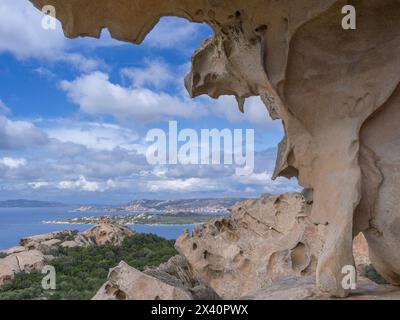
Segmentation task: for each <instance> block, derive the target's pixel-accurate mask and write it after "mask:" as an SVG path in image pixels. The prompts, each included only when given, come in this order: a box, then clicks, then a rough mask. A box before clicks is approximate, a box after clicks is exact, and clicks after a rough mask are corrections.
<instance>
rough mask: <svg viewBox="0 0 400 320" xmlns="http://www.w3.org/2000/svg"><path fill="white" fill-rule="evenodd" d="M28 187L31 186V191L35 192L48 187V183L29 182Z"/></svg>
mask: <svg viewBox="0 0 400 320" xmlns="http://www.w3.org/2000/svg"><path fill="white" fill-rule="evenodd" d="M28 185H29V186H31V187H32V188H33V189H35V190H37V189H41V188H43V187H47V186H49V185H50V183H48V182H45V181H39V182H29V183H28Z"/></svg>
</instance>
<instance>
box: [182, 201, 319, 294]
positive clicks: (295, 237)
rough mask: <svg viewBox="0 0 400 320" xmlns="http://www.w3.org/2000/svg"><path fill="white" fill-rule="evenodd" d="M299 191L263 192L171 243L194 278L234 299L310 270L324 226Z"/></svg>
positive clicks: (313, 271)
mask: <svg viewBox="0 0 400 320" xmlns="http://www.w3.org/2000/svg"><path fill="white" fill-rule="evenodd" d="M310 209H311V207H310V206H309V205H307V204H306V202H305V201H304V198H303V197H302V195H301V194H298V193H290V194H284V195H280V196H273V195H264V196H263V197H262V198H261V199H259V200H248V201H245V202H241V203H239V204H237V205H236V206H235V207H233V208H232V209H231V216H230V217H227V218H223V219H216V220H213V221H211V222H209V223H206V224H204V225H201V226H199V227H197V228H196V229H195V231H194V232H193V234H192V235H190V234H189V233H185V234H184V235H182V236H181V237H180V238H179V239H178V240H177V242H176V244H175V246H176V248H177V250H178V251H179V252H180V253H181V254H182V255H183V256H185V257H186V258H187V260H188V261H189V263H190V265H191V267H192V268H193V272H194V274H195V276H196V277H198V278H200V279H203V280H204V281H205V282H207V283H209V285H210V286H211V287H212V288H213V289H214V290H215V291H216V292H217V293H218V294H219V295H220V296H221V297H223V298H225V299H231V298H238V297H241V296H244V295H246V294H249V293H250V292H253V291H255V290H257V289H259V288H262V287H265V286H267V285H268V284H269V283H271V282H273V281H274V280H276V279H278V278H280V277H282V276H288V275H296V276H300V275H312V274H315V270H316V266H317V259H318V256H319V254H320V252H321V249H322V245H323V230H319V228H318V227H316V226H314V225H313V224H312V223H311V220H310V217H309V216H310Z"/></svg>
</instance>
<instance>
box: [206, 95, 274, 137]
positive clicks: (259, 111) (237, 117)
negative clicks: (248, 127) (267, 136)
mask: <svg viewBox="0 0 400 320" xmlns="http://www.w3.org/2000/svg"><path fill="white" fill-rule="evenodd" d="M211 103H213V104H214V105H215V108H212V110H213V111H214V113H215V115H217V116H219V117H221V118H224V119H227V120H228V121H230V122H232V123H240V122H244V121H247V122H249V123H252V124H254V125H257V126H259V127H263V128H275V129H282V125H281V122H280V121H273V120H272V119H271V117H270V116H269V114H268V110H267V108H266V106H265V105H264V103H263V102H262V101H261V99H260V97H250V98H247V99H246V103H245V108H244V114H243V113H241V112H240V111H239V108H238V105H237V102H236V100H235V98H234V97H232V96H223V97H220V98H219V99H218V100H217V101H215V100H213V102H211Z"/></svg>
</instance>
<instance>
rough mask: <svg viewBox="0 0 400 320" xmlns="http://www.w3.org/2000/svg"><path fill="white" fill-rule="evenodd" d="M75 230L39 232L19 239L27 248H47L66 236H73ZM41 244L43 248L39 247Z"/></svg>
mask: <svg viewBox="0 0 400 320" xmlns="http://www.w3.org/2000/svg"><path fill="white" fill-rule="evenodd" d="M76 233H77V232H76V231H72V230H65V231H55V232H50V233H46V234H39V235H35V236H31V237H27V238H23V239H21V240H20V245H21V246H22V247H25V248H26V249H28V250H33V249H35V250H40V251H41V249H44V250H48V249H50V248H51V247H54V246H55V245H57V244H59V243H60V242H61V241H62V240H61V239H65V238H68V237H73V236H75V234H76ZM41 246H43V248H41Z"/></svg>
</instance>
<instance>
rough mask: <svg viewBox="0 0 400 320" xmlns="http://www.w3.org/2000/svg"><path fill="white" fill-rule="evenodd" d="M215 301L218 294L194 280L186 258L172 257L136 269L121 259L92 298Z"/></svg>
mask: <svg viewBox="0 0 400 320" xmlns="http://www.w3.org/2000/svg"><path fill="white" fill-rule="evenodd" d="M192 299H195V300H199V299H200V300H216V299H219V297H218V295H216V293H215V292H214V291H213V290H212V289H211V288H210V287H208V286H207V285H206V284H204V283H201V282H199V281H198V280H196V279H195V278H194V276H193V274H192V271H191V268H190V266H189V264H188V263H187V261H186V259H185V258H184V257H182V256H175V257H172V258H171V259H170V260H169V261H168V262H167V263H164V264H162V265H160V266H159V267H158V268H156V269H149V270H146V271H145V272H140V271H139V270H136V269H135V268H132V267H130V266H129V265H127V264H126V263H125V262H121V263H120V264H119V265H118V266H117V267H116V268H114V269H111V270H110V273H109V276H108V281H107V282H106V283H105V284H104V285H103V286H102V287H101V288H100V290H99V291H98V292H97V294H96V295H95V297H94V298H93V300H192Z"/></svg>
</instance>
